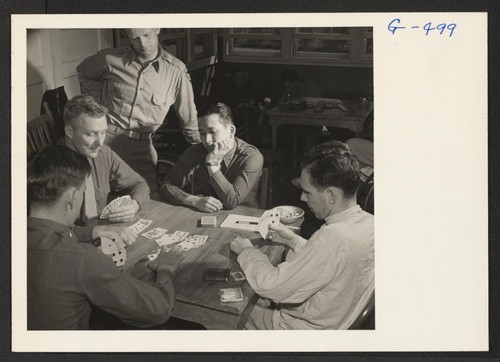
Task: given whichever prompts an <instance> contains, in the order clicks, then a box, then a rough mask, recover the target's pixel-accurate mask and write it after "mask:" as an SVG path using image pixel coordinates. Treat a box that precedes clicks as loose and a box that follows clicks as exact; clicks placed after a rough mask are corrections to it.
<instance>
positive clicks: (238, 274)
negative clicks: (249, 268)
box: [231, 271, 245, 282]
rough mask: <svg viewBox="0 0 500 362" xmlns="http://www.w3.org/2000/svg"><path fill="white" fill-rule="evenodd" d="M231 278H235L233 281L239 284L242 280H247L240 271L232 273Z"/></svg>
mask: <svg viewBox="0 0 500 362" xmlns="http://www.w3.org/2000/svg"><path fill="white" fill-rule="evenodd" d="M231 276H232V277H233V279H234V280H235V281H237V282H239V281H240V280H245V276H244V275H243V273H242V272H240V271H237V272H233V273H231Z"/></svg>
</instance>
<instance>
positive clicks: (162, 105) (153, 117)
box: [147, 93, 174, 125]
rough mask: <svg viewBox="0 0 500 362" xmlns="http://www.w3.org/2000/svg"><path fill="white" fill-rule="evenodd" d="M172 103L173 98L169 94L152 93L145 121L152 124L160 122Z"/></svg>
mask: <svg viewBox="0 0 500 362" xmlns="http://www.w3.org/2000/svg"><path fill="white" fill-rule="evenodd" d="M172 103H174V98H173V97H172V96H171V95H169V94H161V93H154V94H153V95H152V96H151V103H150V107H149V111H148V114H147V123H149V124H153V125H158V124H162V123H163V120H164V119H165V117H166V116H167V112H168V110H169V108H170V106H171V105H172Z"/></svg>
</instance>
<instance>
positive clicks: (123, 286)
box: [80, 249, 175, 328]
mask: <svg viewBox="0 0 500 362" xmlns="http://www.w3.org/2000/svg"><path fill="white" fill-rule="evenodd" d="M80 280H81V283H82V286H83V290H84V292H85V294H86V296H87V298H88V299H89V301H90V302H91V303H92V304H94V305H95V306H96V307H98V308H100V309H102V310H104V311H106V312H109V313H111V314H113V315H114V316H116V317H117V318H119V319H121V320H122V321H124V322H125V323H128V324H130V325H132V326H136V327H140V328H147V327H151V326H155V325H158V324H161V323H164V322H165V321H167V319H168V318H169V317H170V313H171V311H172V308H173V306H174V301H175V291H174V285H173V273H172V272H170V271H169V270H168V268H165V269H163V270H161V271H159V272H158V273H157V274H156V278H155V282H154V284H153V285H150V284H147V283H145V282H142V281H140V280H137V279H135V278H133V277H132V276H130V275H129V274H128V273H126V272H123V271H121V270H120V269H118V268H117V267H116V266H115V265H114V264H113V262H112V260H111V259H110V258H109V257H107V256H105V255H103V254H101V253H100V252H98V251H97V250H96V249H89V250H88V252H87V255H86V258H85V262H84V263H83V264H82V267H81V270H80Z"/></svg>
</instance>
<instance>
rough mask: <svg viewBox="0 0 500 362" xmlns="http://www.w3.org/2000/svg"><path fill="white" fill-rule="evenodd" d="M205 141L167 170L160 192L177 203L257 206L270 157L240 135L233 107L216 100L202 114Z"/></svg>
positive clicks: (209, 208) (207, 208)
mask: <svg viewBox="0 0 500 362" xmlns="http://www.w3.org/2000/svg"><path fill="white" fill-rule="evenodd" d="M198 117H199V118H198V125H199V128H200V137H201V144H196V145H193V146H191V147H190V148H188V149H187V150H186V151H185V152H184V153H183V154H182V155H181V157H180V159H179V161H178V162H177V164H176V165H175V166H174V167H173V168H172V169H171V170H170V172H169V173H168V174H167V176H166V178H165V180H164V183H163V185H161V187H160V195H161V196H162V197H163V198H164V199H165V200H166V201H168V202H169V203H171V204H174V205H185V206H191V207H194V208H196V209H198V210H201V211H204V212H217V211H219V210H221V209H223V208H224V209H234V208H235V207H236V206H238V205H240V204H246V205H249V206H254V207H257V187H258V184H259V180H260V177H261V176H262V164H263V162H264V159H263V157H262V154H261V153H260V152H259V150H258V149H257V148H255V147H254V146H252V145H250V144H248V143H246V142H245V141H243V140H241V139H239V138H236V137H235V136H234V135H235V133H236V127H235V126H234V122H233V116H232V112H231V109H230V108H229V107H228V106H227V105H226V104H224V103H216V104H211V105H208V106H206V107H204V108H203V109H201V110H200V111H199V113H198Z"/></svg>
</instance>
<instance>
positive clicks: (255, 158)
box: [208, 152, 264, 210]
mask: <svg viewBox="0 0 500 362" xmlns="http://www.w3.org/2000/svg"><path fill="white" fill-rule="evenodd" d="M263 164H264V158H263V157H262V155H261V154H260V152H254V153H252V154H250V155H249V156H248V158H247V159H246V160H245V161H244V163H243V165H242V167H241V168H240V170H239V171H238V174H237V176H236V177H235V178H234V180H233V181H232V183H231V182H229V181H228V180H227V178H226V177H225V176H224V174H223V173H222V172H221V171H220V170H219V171H217V172H216V173H215V174H213V175H212V176H211V177H210V178H209V179H208V183H209V185H210V186H212V188H213V189H214V190H215V192H216V194H217V197H218V199H219V200H220V201H221V202H222V204H223V205H224V208H225V209H228V210H231V209H234V208H235V207H237V206H238V205H240V203H242V202H243V201H244V200H246V197H247V196H248V194H249V193H250V191H251V190H252V189H253V188H254V186H255V185H256V184H257V183H258V182H259V179H260V177H261V176H262V165H263Z"/></svg>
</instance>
